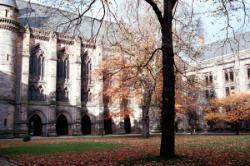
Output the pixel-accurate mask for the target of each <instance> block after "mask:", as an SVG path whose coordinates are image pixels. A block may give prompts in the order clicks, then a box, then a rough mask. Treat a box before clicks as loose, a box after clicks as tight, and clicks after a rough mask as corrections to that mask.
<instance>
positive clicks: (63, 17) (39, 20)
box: [17, 0, 114, 39]
mask: <svg viewBox="0 0 250 166" xmlns="http://www.w3.org/2000/svg"><path fill="white" fill-rule="evenodd" d="M17 6H18V9H19V22H20V23H21V25H22V26H30V27H33V28H41V29H45V30H49V31H55V32H61V33H67V34H71V35H79V36H82V37H84V38H85V39H90V38H92V37H94V36H95V35H96V34H97V32H98V29H99V27H100V24H101V22H100V21H99V20H97V19H94V18H91V17H87V16H84V17H83V19H82V20H81V22H80V23H78V25H76V24H77V21H74V22H73V23H72V22H71V23H68V22H69V19H68V18H75V17H77V15H76V14H75V13H72V12H67V11H63V10H59V9H56V8H52V7H48V6H43V5H40V4H35V3H31V4H30V3H28V2H26V1H23V0H17ZM113 26H114V24H113V23H111V22H104V23H103V25H102V28H101V30H100V33H99V34H100V36H102V35H104V33H105V32H104V29H105V28H106V29H107V27H113ZM113 28H114V27H113Z"/></svg>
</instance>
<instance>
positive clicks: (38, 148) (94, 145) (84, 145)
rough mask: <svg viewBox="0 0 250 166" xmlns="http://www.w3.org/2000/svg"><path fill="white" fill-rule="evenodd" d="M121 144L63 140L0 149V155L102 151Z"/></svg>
mask: <svg viewBox="0 0 250 166" xmlns="http://www.w3.org/2000/svg"><path fill="white" fill-rule="evenodd" d="M122 146H124V145H121V144H112V143H98V142H65V143H56V144H31V145H21V146H17V147H7V148H1V149H0V155H21V154H33V155H43V154H54V153H63V152H84V151H94V150H95V151H102V150H111V149H115V148H119V147H122Z"/></svg>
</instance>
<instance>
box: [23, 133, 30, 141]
mask: <svg viewBox="0 0 250 166" xmlns="http://www.w3.org/2000/svg"><path fill="white" fill-rule="evenodd" d="M30 140H31V136H30V135H29V134H26V135H25V136H24V137H23V141H24V142H28V141H30Z"/></svg>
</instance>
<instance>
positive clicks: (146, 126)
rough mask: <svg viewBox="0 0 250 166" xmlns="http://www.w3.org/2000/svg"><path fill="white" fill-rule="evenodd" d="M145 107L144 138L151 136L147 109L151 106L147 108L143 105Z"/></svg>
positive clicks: (143, 119)
mask: <svg viewBox="0 0 250 166" xmlns="http://www.w3.org/2000/svg"><path fill="white" fill-rule="evenodd" d="M143 107H144V108H143V109H142V110H143V113H142V114H143V117H142V126H143V138H149V136H150V134H149V116H148V113H146V112H148V111H147V110H148V109H149V108H146V107H145V106H143Z"/></svg>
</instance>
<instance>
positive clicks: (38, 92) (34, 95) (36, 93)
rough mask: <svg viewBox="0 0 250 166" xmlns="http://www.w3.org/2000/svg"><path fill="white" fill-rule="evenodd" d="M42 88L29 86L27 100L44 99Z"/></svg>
mask: <svg viewBox="0 0 250 166" xmlns="http://www.w3.org/2000/svg"><path fill="white" fill-rule="evenodd" d="M45 99H46V97H45V95H44V89H43V87H42V86H38V87H37V86H36V85H30V86H29V100H31V101H45Z"/></svg>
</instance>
